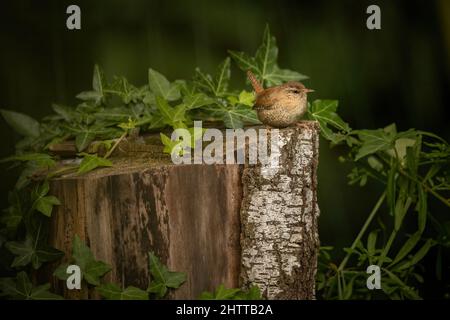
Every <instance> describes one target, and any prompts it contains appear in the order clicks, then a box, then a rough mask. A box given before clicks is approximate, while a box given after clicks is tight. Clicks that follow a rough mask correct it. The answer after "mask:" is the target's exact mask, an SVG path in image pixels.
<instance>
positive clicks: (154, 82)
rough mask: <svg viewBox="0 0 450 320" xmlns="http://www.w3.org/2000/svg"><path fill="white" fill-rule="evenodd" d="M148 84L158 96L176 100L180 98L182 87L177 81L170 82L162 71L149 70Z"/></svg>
mask: <svg viewBox="0 0 450 320" xmlns="http://www.w3.org/2000/svg"><path fill="white" fill-rule="evenodd" d="M148 84H149V87H150V89H151V90H152V92H153V93H154V94H155V95H156V96H160V97H162V98H164V99H165V100H167V101H174V100H178V99H179V98H180V88H179V85H178V84H177V83H172V84H171V83H170V82H169V80H167V79H166V77H164V76H163V75H162V74H161V73H159V72H158V71H155V70H153V69H149V70H148Z"/></svg>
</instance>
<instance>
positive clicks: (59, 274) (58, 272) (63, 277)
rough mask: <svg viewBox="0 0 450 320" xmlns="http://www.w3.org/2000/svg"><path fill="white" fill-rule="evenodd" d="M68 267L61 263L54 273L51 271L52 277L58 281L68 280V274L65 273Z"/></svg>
mask: <svg viewBox="0 0 450 320" xmlns="http://www.w3.org/2000/svg"><path fill="white" fill-rule="evenodd" d="M68 267H69V264H68V263H63V264H61V265H59V266H58V267H57V268H56V269H55V271H53V275H54V276H55V277H57V278H58V279H60V280H67V278H69V274H68V273H67V268H68Z"/></svg>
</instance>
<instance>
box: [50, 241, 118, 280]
mask: <svg viewBox="0 0 450 320" xmlns="http://www.w3.org/2000/svg"><path fill="white" fill-rule="evenodd" d="M72 258H73V261H74V264H76V265H77V266H79V267H80V269H81V273H82V275H83V279H84V280H86V282H87V283H89V284H91V285H95V286H97V285H100V279H101V278H102V277H103V276H104V275H105V274H106V273H108V272H109V271H110V270H111V269H112V268H111V266H110V265H108V264H107V263H105V262H103V261H99V260H95V258H94V255H93V253H92V251H91V249H89V247H88V246H86V244H85V243H84V242H83V241H82V240H81V239H80V237H79V236H78V235H75V236H74V238H73V242H72ZM67 266H68V264H62V265H60V266H59V267H58V268H57V269H56V270H55V272H54V273H53V275H54V276H56V277H57V278H58V279H60V280H66V279H67V275H66V270H67Z"/></svg>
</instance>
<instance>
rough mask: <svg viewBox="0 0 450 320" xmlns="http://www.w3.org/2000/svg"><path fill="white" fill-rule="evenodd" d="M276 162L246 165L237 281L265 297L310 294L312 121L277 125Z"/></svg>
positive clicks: (313, 264) (314, 209)
mask: <svg viewBox="0 0 450 320" xmlns="http://www.w3.org/2000/svg"><path fill="white" fill-rule="evenodd" d="M279 146H280V160H279V166H278V167H277V168H274V167H273V166H271V165H270V164H269V165H263V166H246V167H245V169H244V172H243V188H244V197H243V201H242V208H241V229H242V233H241V247H242V258H241V261H242V269H241V281H242V285H243V286H244V287H245V286H249V285H250V284H257V285H258V286H259V287H260V288H261V290H262V291H263V292H264V294H265V296H266V297H268V298H270V299H314V297H315V273H316V268H317V250H318V246H319V237H318V232H317V218H318V216H319V208H318V205H317V192H316V187H317V181H316V170H317V163H318V146H319V137H318V127H317V124H316V123H315V122H302V123H301V124H299V125H298V126H297V127H295V128H288V129H281V130H280V141H279Z"/></svg>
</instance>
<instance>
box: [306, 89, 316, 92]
mask: <svg viewBox="0 0 450 320" xmlns="http://www.w3.org/2000/svg"><path fill="white" fill-rule="evenodd" d="M305 92H314V90H313V89H305Z"/></svg>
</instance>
